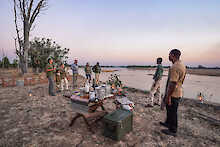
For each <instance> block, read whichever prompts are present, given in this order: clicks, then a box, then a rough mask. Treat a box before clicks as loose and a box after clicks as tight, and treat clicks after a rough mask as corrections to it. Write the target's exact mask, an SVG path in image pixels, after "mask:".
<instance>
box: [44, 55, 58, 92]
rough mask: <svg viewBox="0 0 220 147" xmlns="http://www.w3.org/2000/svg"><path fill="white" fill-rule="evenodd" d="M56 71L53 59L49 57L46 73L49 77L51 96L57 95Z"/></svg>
mask: <svg viewBox="0 0 220 147" xmlns="http://www.w3.org/2000/svg"><path fill="white" fill-rule="evenodd" d="M55 71H56V68H54V66H53V59H52V58H49V59H48V64H47V66H46V73H47V78H48V81H49V88H48V89H49V95H50V96H56V95H55V93H54V72H55Z"/></svg>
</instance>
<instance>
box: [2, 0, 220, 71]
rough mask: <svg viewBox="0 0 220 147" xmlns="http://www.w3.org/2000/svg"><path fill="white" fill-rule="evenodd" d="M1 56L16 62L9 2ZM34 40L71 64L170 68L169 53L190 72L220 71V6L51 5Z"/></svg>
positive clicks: (62, 0)
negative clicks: (64, 51)
mask: <svg viewBox="0 0 220 147" xmlns="http://www.w3.org/2000/svg"><path fill="white" fill-rule="evenodd" d="M0 20H1V22H0V32H1V35H0V55H1V56H2V49H4V51H5V53H6V54H7V56H9V57H10V58H11V59H12V58H15V57H16V55H15V49H14V39H13V37H15V36H16V32H15V26H14V17H13V3H12V0H1V3H0ZM35 24H36V26H35V28H34V30H33V31H32V32H31V38H30V40H32V39H33V38H34V37H46V38H51V39H53V40H54V41H56V42H57V43H58V44H60V45H61V46H62V47H66V48H69V49H70V53H69V62H70V63H71V62H72V61H73V59H74V58H75V57H77V58H78V59H79V64H85V63H86V62H90V63H91V64H94V63H95V62H97V61H99V62H100V64H101V65H155V60H156V58H157V57H162V58H163V59H164V65H170V62H169V61H168V54H169V51H170V50H171V49H172V48H178V49H180V50H181V52H182V60H183V62H184V63H185V64H186V65H189V66H198V65H204V66H212V67H215V66H219V67H220V57H219V56H220V0H172V1H171V0H49V7H48V10H46V11H44V12H43V13H41V14H40V16H39V17H38V18H37V19H36V23H35Z"/></svg>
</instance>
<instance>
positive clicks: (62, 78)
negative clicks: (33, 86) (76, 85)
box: [46, 58, 69, 96]
mask: <svg viewBox="0 0 220 147" xmlns="http://www.w3.org/2000/svg"><path fill="white" fill-rule="evenodd" d="M46 73H47V78H48V82H49V95H50V96H56V94H55V92H54V74H55V75H56V76H55V77H56V87H57V90H58V92H59V91H63V90H64V89H66V90H68V89H69V84H68V78H67V69H66V68H65V65H64V64H63V63H60V64H59V65H58V68H56V67H55V66H54V64H53V59H52V58H49V59H48V64H47V66H46Z"/></svg>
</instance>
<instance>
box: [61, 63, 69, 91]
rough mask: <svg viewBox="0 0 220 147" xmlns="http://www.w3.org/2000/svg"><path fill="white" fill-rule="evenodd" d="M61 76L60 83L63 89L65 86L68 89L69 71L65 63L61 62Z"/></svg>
mask: <svg viewBox="0 0 220 147" xmlns="http://www.w3.org/2000/svg"><path fill="white" fill-rule="evenodd" d="M60 78H61V85H60V88H61V91H63V90H64V86H65V90H68V89H69V86H68V80H67V73H66V68H65V66H64V64H63V63H61V64H60Z"/></svg>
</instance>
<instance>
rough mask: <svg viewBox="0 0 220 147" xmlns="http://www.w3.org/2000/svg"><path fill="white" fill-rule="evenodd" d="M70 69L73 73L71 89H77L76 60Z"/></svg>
mask: <svg viewBox="0 0 220 147" xmlns="http://www.w3.org/2000/svg"><path fill="white" fill-rule="evenodd" d="M71 69H72V72H73V88H77V77H78V73H79V72H78V69H79V67H78V60H77V59H75V60H74V63H73V64H72V65H71Z"/></svg>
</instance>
